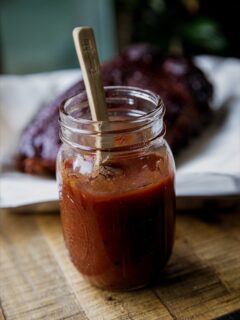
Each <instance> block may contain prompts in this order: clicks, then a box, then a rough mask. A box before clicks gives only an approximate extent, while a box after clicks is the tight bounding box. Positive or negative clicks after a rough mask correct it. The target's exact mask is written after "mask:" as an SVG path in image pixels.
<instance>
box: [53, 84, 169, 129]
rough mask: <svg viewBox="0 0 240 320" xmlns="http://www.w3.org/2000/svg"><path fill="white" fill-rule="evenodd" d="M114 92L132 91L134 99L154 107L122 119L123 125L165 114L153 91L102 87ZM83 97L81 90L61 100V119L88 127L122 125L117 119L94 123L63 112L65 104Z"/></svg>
mask: <svg viewBox="0 0 240 320" xmlns="http://www.w3.org/2000/svg"><path fill="white" fill-rule="evenodd" d="M114 90H118V91H119V90H120V91H122V92H130V91H132V92H133V94H132V95H134V96H135V97H136V94H137V97H139V98H145V99H147V100H148V101H150V102H152V103H153V104H154V105H155V107H154V108H153V109H152V110H151V111H149V112H146V113H144V114H142V115H139V116H138V117H136V118H135V119H124V122H125V123H132V124H134V123H139V122H142V121H144V120H146V119H147V118H149V117H154V116H155V115H158V116H163V115H164V113H165V107H164V103H163V101H162V99H161V97H160V95H159V94H157V93H155V92H153V91H150V90H147V89H142V88H139V87H133V86H104V91H105V92H108V91H114ZM84 95H86V90H83V91H81V92H80V93H78V94H74V95H73V96H71V97H68V98H67V99H65V100H63V102H62V103H61V104H60V107H59V111H60V114H61V115H62V116H63V117H66V118H67V119H68V120H70V121H71V122H73V123H76V124H83V125H88V124H91V125H99V124H104V123H109V122H111V123H116V124H117V123H122V122H123V120H119V119H117V120H116V119H112V120H111V121H109V120H104V121H96V120H89V119H84V118H74V117H73V116H72V115H70V114H69V113H68V112H67V111H66V110H65V107H66V103H70V102H71V101H73V100H74V99H76V98H77V97H81V96H84ZM86 101H87V99H86Z"/></svg>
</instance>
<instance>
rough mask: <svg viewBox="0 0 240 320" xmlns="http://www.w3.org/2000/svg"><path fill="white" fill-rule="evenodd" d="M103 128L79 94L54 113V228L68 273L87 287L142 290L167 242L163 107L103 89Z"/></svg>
mask: <svg viewBox="0 0 240 320" xmlns="http://www.w3.org/2000/svg"><path fill="white" fill-rule="evenodd" d="M105 95H106V102H107V108H108V115H109V121H108V122H104V121H103V122H94V121H91V115H90V111H89V106H88V101H87V96H86V93H85V92H83V93H80V94H78V95H76V96H74V97H72V98H70V99H68V100H67V101H65V102H64V103H63V104H62V105H61V107H60V125H61V129H60V137H61V140H62V142H63V144H62V147H61V149H60V151H59V154H58V159H57V180H58V186H59V196H60V209H61V223H62V228H63V234H64V239H65V243H66V246H67V248H68V251H69V254H70V257H71V260H72V262H73V263H74V265H75V266H76V268H77V269H78V270H79V271H80V272H81V274H82V275H83V276H84V277H85V278H87V279H88V280H89V281H90V282H91V283H92V284H94V285H96V286H98V287H102V288H107V289H124V290H130V289H135V288H139V287H143V286H146V285H148V284H150V283H151V282H152V281H153V280H154V279H155V278H156V277H157V276H158V275H159V273H160V271H161V270H162V269H163V268H164V266H165V265H166V263H167V261H168V259H169V257H170V254H171V251H172V247H173V242H174V229H175V191H174V176H175V165H174V160H173V156H172V153H171V151H170V149H169V146H168V144H167V143H166V141H165V140H164V133H165V127H164V123H163V115H164V111H165V108H164V105H163V103H162V100H161V99H160V97H159V96H158V95H156V94H154V93H152V92H150V91H146V90H142V89H138V88H133V87H121V86H119V87H105Z"/></svg>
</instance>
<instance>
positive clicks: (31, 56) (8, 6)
mask: <svg viewBox="0 0 240 320" xmlns="http://www.w3.org/2000/svg"><path fill="white" fill-rule="evenodd" d="M239 13H240V1H238V0H228V1H219V0H211V1H209V0H145V1H141V0H94V1H90V0H68V1H66V0H51V1H49V0H38V1H32V0H1V2H0V73H2V74H3V73H4V74H24V73H35V72H43V71H50V70H58V69H69V68H75V67H77V66H78V63H77V59H76V55H75V50H74V47H73V41H72V36H71V33H72V29H73V28H74V27H75V26H79V25H91V26H92V27H93V28H94V30H95V33H96V40H97V45H98V49H99V53H100V58H101V60H102V61H104V60H107V59H109V58H111V57H112V56H114V55H116V54H117V53H118V52H119V51H120V50H122V49H123V48H124V47H125V46H127V45H128V44H130V43H133V42H143V41H144V42H150V43H152V44H155V45H157V46H159V47H161V48H162V50H164V51H165V52H167V53H169V52H170V53H175V54H184V55H197V54H211V55H218V56H232V57H240V32H239V29H240V28H239V22H238V21H239Z"/></svg>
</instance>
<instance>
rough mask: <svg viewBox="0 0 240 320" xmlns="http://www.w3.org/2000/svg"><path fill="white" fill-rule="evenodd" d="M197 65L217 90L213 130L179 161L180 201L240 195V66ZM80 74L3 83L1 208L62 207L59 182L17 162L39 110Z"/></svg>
mask: <svg viewBox="0 0 240 320" xmlns="http://www.w3.org/2000/svg"><path fill="white" fill-rule="evenodd" d="M195 60H196V63H197V64H198V65H199V67H200V68H201V69H202V70H203V71H204V72H205V74H206V75H207V76H208V77H209V79H210V80H211V81H212V83H213V84H214V88H215V94H214V99H213V102H212V108H213V111H214V112H215V115H214V121H213V124H211V125H209V126H207V127H206V128H205V130H204V132H203V133H202V134H201V135H200V136H199V137H197V138H195V139H194V140H193V141H191V143H190V146H189V147H188V148H186V150H184V151H183V152H181V154H180V155H179V157H178V158H177V183H176V192H177V196H178V197H188V196H195V197H196V196H201V197H202V196H211V195H213V196H219V195H221V196H222V195H239V194H240V60H237V59H232V58H218V57H209V56H200V57H197V58H196V59H195ZM79 76H80V73H79V70H68V71H57V72H51V73H42V74H35V75H26V76H1V77H0V128H1V129H0V130H1V132H0V133H1V135H0V164H1V168H2V173H1V177H0V179H1V180H0V207H12V208H16V207H20V206H27V205H32V204H49V205H50V203H51V204H53V203H55V204H57V198H58V196H57V188H56V182H55V180H54V179H48V178H44V177H38V176H31V175H27V174H22V173H19V172H16V171H15V170H14V167H13V165H12V161H11V159H12V157H13V155H14V152H15V150H16V147H17V143H18V139H19V136H20V133H21V131H22V129H23V128H24V127H25V125H26V124H27V123H28V122H29V120H30V118H31V117H32V116H33V115H34V113H35V112H36V110H37V109H38V108H40V107H41V105H43V103H45V102H46V101H49V100H51V99H54V98H55V97H56V96H57V95H58V94H59V93H60V92H62V91H63V90H64V89H65V88H67V87H69V86H70V85H71V84H73V83H74V82H75V81H77V79H78V78H79Z"/></svg>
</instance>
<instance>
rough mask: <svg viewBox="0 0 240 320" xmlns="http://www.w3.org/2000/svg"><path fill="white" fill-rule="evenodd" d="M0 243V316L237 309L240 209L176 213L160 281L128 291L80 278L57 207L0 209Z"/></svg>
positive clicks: (200, 315) (209, 315)
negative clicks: (173, 236)
mask: <svg viewBox="0 0 240 320" xmlns="http://www.w3.org/2000/svg"><path fill="white" fill-rule="evenodd" d="M0 242H1V244H0V250H1V251H0V301H1V305H0V319H7V320H10V319H12V320H13V319H20V320H25V319H50V320H55V319H91V320H92V319H94V320H95V319H96V320H98V319H99V320H100V319H106V320H109V319H119V320H120V319H121V320H127V319H134V320H135V319H139V320H140V319H144V320H145V319H149V320H154V319H156V320H157V319H160V320H165V319H166V320H167V319H182V320H188V319H214V318H216V317H219V316H221V315H223V314H226V313H229V312H232V311H235V310H238V309H240V210H236V209H231V210H228V211H227V212H217V210H216V209H211V212H207V210H202V214H199V212H198V213H196V212H195V213H194V214H193V213H192V214H189V213H186V212H185V213H178V217H177V232H176V243H175V248H174V254H173V255H172V258H171V260H170V262H169V264H168V267H167V269H166V272H165V277H164V279H163V280H162V281H161V283H160V284H159V285H158V286H156V287H151V288H148V289H145V290H139V291H135V292H129V293H119V292H107V291H102V290H99V289H96V288H94V287H92V286H91V285H89V284H88V283H87V282H85V281H84V280H83V279H82V277H81V276H80V275H79V273H78V272H77V271H76V270H75V269H74V267H73V265H72V264H71V262H70V261H69V258H68V256H67V252H66V249H65V247H64V243H63V238H62V233H61V226H60V222H59V214H58V213H56V212H55V213H52V212H51V213H36V212H35V213H34V212H33V213H26V212H25V213H24V212H21V213H20V212H10V211H6V210H2V212H1V214H0ZM224 319H240V313H239V316H238V317H236V318H232V317H226V318H224Z"/></svg>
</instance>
